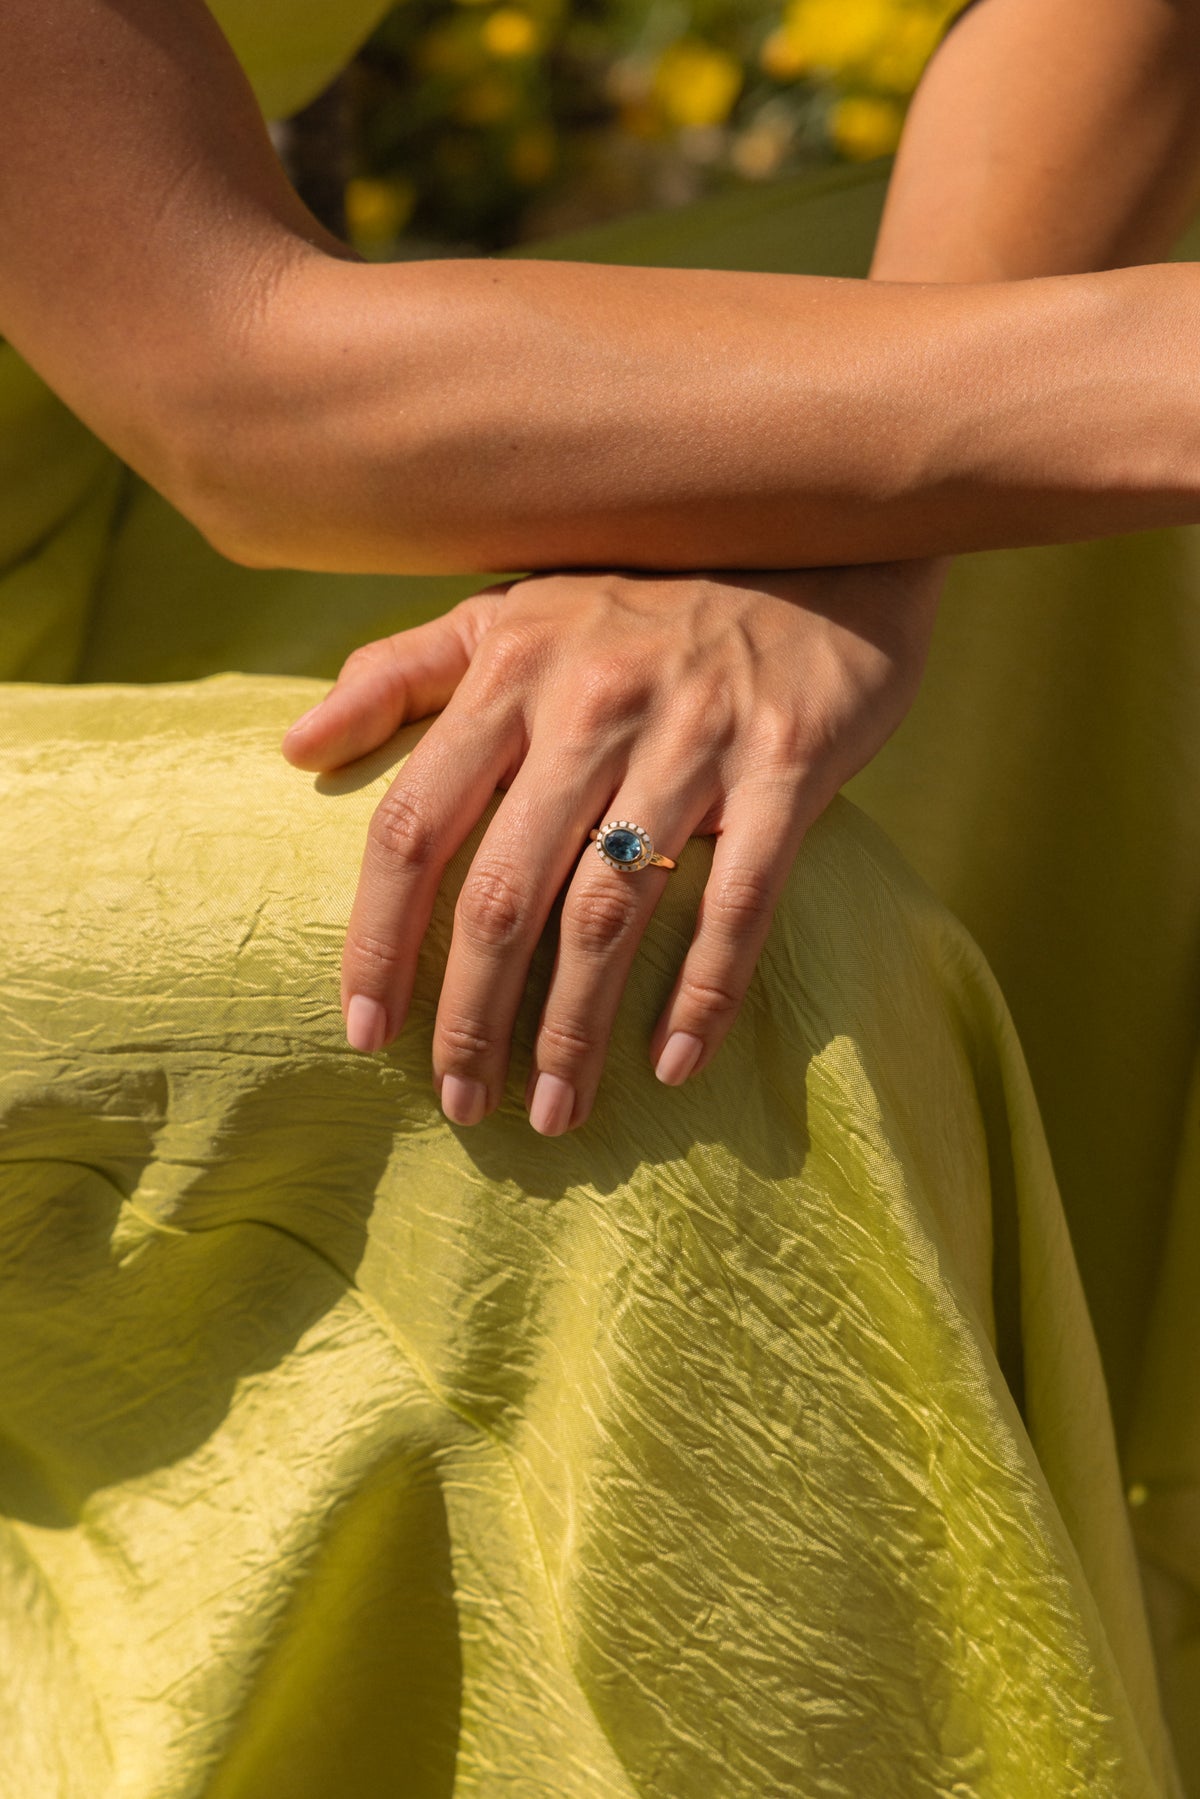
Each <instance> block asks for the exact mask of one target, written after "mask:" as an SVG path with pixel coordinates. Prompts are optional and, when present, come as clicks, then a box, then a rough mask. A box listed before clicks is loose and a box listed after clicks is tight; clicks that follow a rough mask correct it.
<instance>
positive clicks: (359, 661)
mask: <svg viewBox="0 0 1200 1799" xmlns="http://www.w3.org/2000/svg"><path fill="white" fill-rule="evenodd" d="M391 660H392V649H391V645H390V644H388V643H386V642H384V641H383V640H382V639H379V638H376V639H374V640H373V641H372V642H371V643H360V644H359V645H358V646H357V648H356V649H353V650H351V652H350V654H349V655H348V656H347V657H346V660H345V661H344V662H343V663H342V673H343V674H344V675H359V674H362V673H363V672H364V671H365V670H371V669H376V668H379V667H380V666H382V665H383V664H384V663H387V662H391Z"/></svg>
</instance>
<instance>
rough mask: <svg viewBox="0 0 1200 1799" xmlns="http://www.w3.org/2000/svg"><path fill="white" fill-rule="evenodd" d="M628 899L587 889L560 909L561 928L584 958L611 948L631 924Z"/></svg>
mask: <svg viewBox="0 0 1200 1799" xmlns="http://www.w3.org/2000/svg"><path fill="white" fill-rule="evenodd" d="M633 917H634V909H633V906H632V904H631V902H630V898H629V897H628V896H626V895H625V894H623V893H620V892H618V891H615V890H613V891H609V892H607V893H606V892H605V891H604V890H603V889H601V888H587V889H585V891H584V892H582V893H578V894H575V895H573V896H572V897H571V898H569V899H568V901H567V903H566V904H565V905H564V907H563V919H562V922H563V927H564V929H565V930H566V932H567V933H568V935H569V937H570V940H571V942H572V944H573V945H574V946H575V947H576V948H578V949H581V950H582V951H583V952H584V953H585V954H586V955H603V954H605V953H606V952H607V951H609V950H612V949H615V948H616V946H617V945H618V944H619V943H620V942H621V940H622V938H623V937H624V936H625V935H626V933H627V932H628V930H629V929H630V926H631V925H632V923H633Z"/></svg>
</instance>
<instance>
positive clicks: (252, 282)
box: [0, 0, 328, 497]
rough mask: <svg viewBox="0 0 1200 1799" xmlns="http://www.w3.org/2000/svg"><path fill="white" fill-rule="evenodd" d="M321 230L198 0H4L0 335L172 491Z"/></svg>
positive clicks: (118, 447)
mask: <svg viewBox="0 0 1200 1799" xmlns="http://www.w3.org/2000/svg"><path fill="white" fill-rule="evenodd" d="M316 243H322V244H323V245H324V247H328V244H327V242H326V240H324V237H323V234H322V232H321V230H320V227H319V226H317V225H316V223H315V221H313V220H312V219H311V218H310V216H309V215H308V213H307V212H306V211H305V209H304V208H303V206H301V204H300V202H299V201H298V199H297V198H296V196H295V194H294V193H293V192H292V190H291V188H290V187H289V185H288V183H287V180H286V178H285V176H284V174H283V170H282V168H281V167H280V165H279V162H278V159H277V158H276V156H275V154H274V151H273V149H272V146H271V143H270V140H269V137H268V135H267V131H266V127H265V125H264V122H263V119H262V117H261V114H260V113H259V110H258V107H257V104H256V102H255V100H254V97H253V94H252V93H251V91H250V88H249V86H248V84H247V82H246V80H245V77H244V76H243V74H242V71H241V69H240V67H239V66H238V64H237V62H236V60H235V58H234V56H233V54H232V52H231V51H230V49H229V47H228V45H227V43H226V42H225V39H224V38H223V37H222V35H221V33H220V31H219V29H218V28H217V26H216V24H215V23H214V21H213V19H212V17H211V15H210V14H209V12H208V10H207V8H206V7H205V6H204V5H203V4H202V0H53V4H50V5H47V4H46V0H5V6H4V16H3V42H2V50H0V335H2V336H4V337H6V338H7V339H9V341H11V342H12V343H13V344H14V345H15V347H16V348H17V349H18V350H19V351H20V352H21V354H22V355H23V356H25V357H26V359H27V360H28V361H29V362H30V363H32V364H33V366H34V367H35V368H36V369H37V370H38V372H39V373H40V374H41V375H42V376H43V378H44V379H45V380H46V381H47V382H48V383H49V384H50V385H51V386H52V387H53V388H54V389H55V391H56V392H57V393H59V394H60V396H61V397H62V398H63V399H64V400H65V401H66V402H67V404H68V405H70V406H71V407H72V408H73V409H74V410H75V411H76V412H77V413H78V414H79V415H80V416H81V417H82V418H83V419H84V420H85V421H86V422H87V423H88V424H89V425H90V426H91V427H92V429H93V430H95V431H96V432H97V433H98V435H100V436H101V437H103V438H104V439H105V440H106V441H107V442H108V443H109V444H111V445H112V447H113V448H114V449H116V450H117V451H118V453H119V454H121V455H122V456H124V457H125V459H126V460H127V461H129V462H130V463H132V464H133V465H134V466H135V467H137V468H138V469H139V470H140V472H141V473H143V474H144V475H145V476H146V477H147V478H148V479H149V480H151V481H152V482H154V484H155V485H157V486H159V487H161V488H162V489H163V490H164V491H166V492H168V494H170V495H171V496H172V497H175V493H176V492H178V490H179V489H180V487H181V486H182V485H184V484H185V482H186V476H185V474H184V473H183V472H182V471H183V468H184V466H185V465H186V460H187V442H186V439H187V431H188V418H189V413H190V410H191V408H192V406H193V405H194V404H196V403H197V400H198V396H200V395H201V393H202V392H203V391H204V388H205V384H206V382H207V383H208V385H209V388H210V389H211V388H215V387H218V386H219V384H220V380H221V378H222V376H223V374H224V373H225V372H226V369H227V367H228V364H229V362H230V361H231V360H236V355H237V343H238V325H239V320H240V319H242V318H246V317H249V316H251V315H252V314H253V313H254V311H255V309H256V308H257V307H260V306H261V304H262V302H263V296H264V295H265V294H266V293H268V292H269V290H270V286H271V283H272V281H273V280H274V279H276V278H277V275H278V271H279V269H280V268H282V267H283V266H285V265H286V263H287V261H288V259H289V258H292V257H294V256H296V255H297V254H304V253H305V250H306V247H307V246H308V245H312V244H316Z"/></svg>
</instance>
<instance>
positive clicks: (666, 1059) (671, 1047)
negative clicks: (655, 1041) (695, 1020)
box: [654, 1031, 704, 1087]
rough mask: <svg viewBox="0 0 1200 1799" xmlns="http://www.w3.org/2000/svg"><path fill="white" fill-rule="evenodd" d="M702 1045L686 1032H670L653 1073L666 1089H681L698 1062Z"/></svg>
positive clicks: (698, 1039)
mask: <svg viewBox="0 0 1200 1799" xmlns="http://www.w3.org/2000/svg"><path fill="white" fill-rule="evenodd" d="M703 1048H704V1044H703V1042H702V1041H701V1039H700V1038H699V1037H693V1036H691V1035H690V1033H689V1032H687V1031H672V1032H671V1035H670V1036H669V1037H668V1038H667V1041H666V1045H665V1047H664V1049H663V1053H662V1055H661V1056H660V1057H659V1058H658V1065H657V1067H656V1068H655V1070H654V1072H655V1074H656V1075H657V1076H658V1078H659V1080H660V1081H662V1083H663V1085H664V1086H666V1087H681V1086H682V1085H683V1083H684V1081H686V1080H687V1078H688V1076H689V1074H691V1072H692V1069H693V1068H694V1067H695V1066H696V1064H697V1062H698V1061H699V1060H700V1054H701V1051H702V1050H703Z"/></svg>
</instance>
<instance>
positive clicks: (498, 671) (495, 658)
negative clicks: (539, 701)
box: [471, 625, 541, 693]
mask: <svg viewBox="0 0 1200 1799" xmlns="http://www.w3.org/2000/svg"><path fill="white" fill-rule="evenodd" d="M540 638H541V634H540V632H536V631H533V630H530V629H529V628H527V627H525V628H521V627H515V626H511V625H510V626H506V627H500V626H493V627H492V629H491V630H490V631H489V632H488V633H487V635H486V636H485V637H484V638H483V640H482V642H481V643H480V645H479V648H478V649H477V650H476V652H475V656H474V658H473V660H472V662H471V674H472V677H473V684H474V685H476V686H479V687H481V688H483V689H484V691H486V692H488V693H503V692H506V691H507V690H508V689H509V688H512V687H517V686H519V685H520V684H521V683H522V682H524V681H526V680H528V678H529V676H530V675H531V674H532V673H533V671H534V669H535V668H536V666H537V663H538V661H539V660H540V657H541V641H540Z"/></svg>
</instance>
